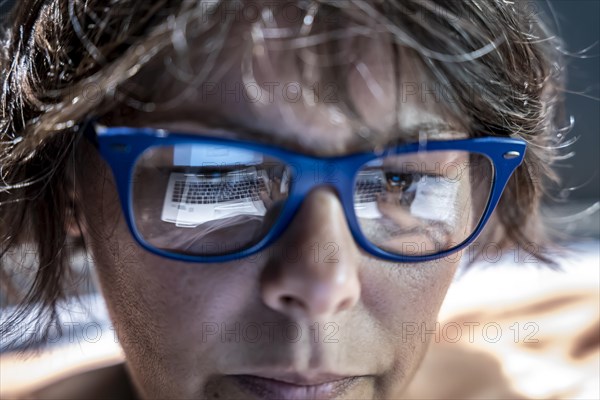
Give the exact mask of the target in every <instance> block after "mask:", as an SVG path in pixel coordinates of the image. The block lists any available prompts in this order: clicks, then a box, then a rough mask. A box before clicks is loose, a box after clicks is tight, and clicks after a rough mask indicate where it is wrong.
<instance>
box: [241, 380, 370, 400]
mask: <svg viewBox="0 0 600 400" xmlns="http://www.w3.org/2000/svg"><path fill="white" fill-rule="evenodd" d="M232 378H233V379H234V381H235V383H236V384H237V385H238V386H239V387H240V388H241V389H242V390H244V391H246V392H248V393H249V394H252V395H254V396H255V397H256V398H259V399H278V400H299V399H302V400H312V399H315V400H316V399H319V400H329V399H335V398H339V397H341V396H343V394H344V393H346V392H347V391H348V390H349V389H350V388H351V387H352V386H354V385H356V383H358V381H359V380H361V379H362V378H364V377H361V376H346V377H343V376H334V375H322V376H318V377H316V378H314V379H306V378H303V377H301V376H296V375H293V376H281V377H279V376H278V377H263V376H255V375H234V376H232Z"/></svg>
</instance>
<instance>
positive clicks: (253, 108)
mask: <svg viewBox="0 0 600 400" xmlns="http://www.w3.org/2000/svg"><path fill="white" fill-rule="evenodd" d="M242 25H243V24H240V26H242ZM236 29H242V28H236ZM240 35H241V33H240ZM240 37H242V36H240ZM363 40H365V39H363ZM234 43H239V45H235V44H232V45H231V46H229V47H228V48H227V50H226V52H225V54H224V55H223V59H224V60H225V59H227V60H229V61H230V63H229V64H227V65H228V67H227V68H226V69H225V70H224V71H222V72H224V73H223V74H221V76H220V77H217V78H215V79H213V80H212V81H211V80H210V78H209V79H207V82H208V81H210V85H204V86H199V87H197V88H195V89H193V90H191V91H188V92H185V89H186V88H187V87H189V85H186V84H185V82H181V81H177V80H175V79H172V80H171V82H170V83H168V84H166V85H163V86H161V87H160V88H158V87H157V88H156V90H159V91H160V94H161V96H164V98H175V97H177V96H178V95H179V96H181V97H182V98H183V99H184V100H183V101H181V102H180V103H179V104H178V105H177V106H176V107H173V108H172V109H170V110H168V111H166V112H161V111H156V112H153V113H144V114H139V115H128V116H127V117H126V119H124V120H123V124H127V125H145V126H152V127H160V128H167V129H180V130H181V129H185V130H186V131H192V132H193V131H200V130H202V131H203V132H212V133H213V134H214V135H217V136H219V135H228V136H230V135H233V136H236V135H237V136H239V137H243V138H244V139H254V140H258V141H265V140H268V141H269V142H271V143H272V142H276V143H279V144H281V146H283V147H286V148H290V149H293V150H296V151H299V152H304V153H307V154H318V155H341V154H348V153H350V152H353V151H356V150H358V149H366V148H371V149H372V148H373V147H378V146H381V145H384V144H385V143H387V142H389V141H390V140H393V139H401V140H407V141H410V140H413V139H415V137H413V136H412V135H414V133H415V132H417V133H418V132H420V133H421V134H427V133H428V129H427V127H435V128H434V134H435V135H437V136H435V138H439V137H445V138H452V137H456V136H457V135H458V134H456V133H453V132H447V131H446V129H444V126H445V125H453V126H454V127H455V128H456V127H457V126H458V124H457V123H456V121H452V120H451V118H449V117H448V116H447V114H445V113H444V112H443V104H442V103H441V101H440V99H439V98H437V97H436V96H434V95H432V94H431V93H430V92H427V90H430V89H431V88H432V87H433V86H431V85H430V83H429V81H428V80H427V78H426V77H425V74H423V73H422V72H421V70H420V69H419V68H418V67H417V65H419V64H418V63H416V62H411V60H412V61H415V60H414V59H411V57H410V56H409V55H408V53H406V54H404V55H401V57H400V58H401V60H402V61H401V62H400V65H396V67H397V69H395V68H394V64H393V62H392V58H391V57H390V56H389V54H390V53H391V47H390V44H389V42H387V41H386V40H385V39H384V38H382V37H378V38H372V39H369V40H368V41H367V43H363V44H365V45H364V46H363V47H362V49H363V50H362V51H361V53H360V56H359V57H354V59H352V60H351V61H349V62H348V63H349V64H348V66H349V70H350V73H349V76H348V82H347V86H346V87H344V88H343V89H344V93H346V95H348V96H351V97H352V99H353V100H354V103H355V104H356V109H357V112H358V113H359V115H360V116H361V117H362V118H363V119H364V120H365V121H366V123H367V124H369V126H370V127H371V128H372V132H375V133H373V134H372V135H371V136H370V137H368V138H364V137H361V136H360V135H357V134H356V133H355V131H354V129H353V128H352V127H351V124H350V123H349V121H348V119H346V118H344V117H343V114H341V113H340V112H339V111H336V110H335V106H336V103H335V102H334V103H330V102H326V101H324V100H322V99H319V100H318V101H316V102H313V104H307V102H305V101H291V98H293V99H296V96H295V95H294V96H292V92H291V91H292V89H290V87H291V86H287V89H286V90H289V92H288V94H287V97H286V94H285V92H284V88H285V87H286V84H288V83H290V82H295V81H298V80H299V77H298V71H297V67H296V64H297V61H296V59H294V58H293V57H285V54H284V53H285V52H281V51H278V50H273V49H270V48H269V47H268V46H266V48H262V49H259V51H256V54H255V55H254V71H253V73H254V76H255V79H256V81H257V82H259V83H261V84H262V85H263V87H269V85H267V84H266V83H268V82H270V87H271V88H272V89H270V90H265V92H264V93H263V98H262V101H254V100H255V99H254V98H250V97H249V96H243V95H242V93H241V90H242V88H241V87H242V85H244V83H245V82H246V81H245V80H244V74H243V73H242V70H244V68H242V67H241V64H242V61H241V60H242V58H243V57H242V54H243V43H242V41H237V42H234ZM236 46H240V47H239V48H238V47H236ZM191 53H193V51H191ZM190 57H191V58H190V59H191V60H194V57H193V54H192V55H191V56H190ZM199 57H200V56H199ZM267 60H268V65H267ZM192 65H193V63H192ZM223 65H225V64H223ZM161 66H163V67H164V65H163V64H160V65H159V66H158V67H156V68H154V69H153V71H154V72H153V73H154V74H163V76H164V75H165V74H167V75H168V74H170V72H168V68H166V67H164V68H165V70H164V71H162V72H161V70H160V68H161ZM144 79H147V81H146V84H147V85H153V84H154V82H155V81H156V79H154V80H153V78H152V76H146V77H145V78H144ZM398 79H400V82H401V83H400V84H399V83H398ZM319 84H320V85H321V88H323V90H330V91H339V90H340V89H342V88H340V87H339V83H338V82H333V81H327V80H325V81H320V82H319ZM399 87H400V93H401V95H397V94H398V93H397V92H396V90H397V89H398V88H399ZM404 91H406V93H405V92H404ZM184 92H185V93H184ZM271 93H272V95H271ZM332 93H333V92H332ZM336 94H338V95H340V94H341V92H340V93H336ZM405 94H406V95H405ZM216 117H218V118H216ZM216 120H218V121H221V122H223V124H224V125H235V126H236V127H238V129H237V132H238V133H237V134H231V133H225V132H224V131H223V130H222V129H214V125H215V123H214V122H215V121H216ZM241 126H245V127H247V131H248V132H259V131H260V132H263V133H264V134H265V135H268V136H269V137H270V138H271V139H265V138H264V137H262V136H261V137H258V136H253V135H255V134H244V131H243V130H240V129H239V127H241ZM394 126H395V127H396V128H394ZM237 136H236V137H237ZM83 154H84V157H82V158H81V159H82V167H83V168H82V169H81V171H82V177H83V178H82V180H81V182H82V185H80V189H79V196H80V199H81V204H82V207H83V216H84V220H85V221H84V228H85V237H86V240H87V243H88V244H89V247H90V250H91V251H92V254H93V256H94V259H95V262H96V267H97V273H98V276H99V279H100V283H101V289H102V292H103V294H104V296H105V298H106V302H107V305H108V308H109V311H110V315H111V317H112V320H113V322H114V325H115V329H116V332H117V333H118V337H119V340H120V344H121V345H122V347H123V349H124V351H125V354H126V357H127V366H128V369H129V371H130V373H131V376H132V378H133V382H134V384H135V386H136V388H137V390H138V392H139V394H140V395H141V396H142V397H147V398H199V397H200V398H210V399H212V398H215V399H216V398H220V399H230V398H245V399H247V398H285V399H296V398H302V399H307V398H315V399H316V398H340V399H343V398H348V399H369V398H373V399H375V398H395V397H397V396H398V395H399V393H400V392H401V391H402V389H403V388H404V387H405V385H406V384H407V383H408V382H409V381H410V379H411V377H412V376H413V374H414V373H415V371H416V369H417V367H418V365H419V363H420V361H421V359H422V357H423V355H424V353H425V350H426V347H427V343H428V341H429V339H430V337H431V335H432V334H431V331H432V330H434V328H435V320H436V317H437V313H438V309H439V307H440V305H441V302H442V300H443V298H444V296H445V293H446V290H447V288H448V286H449V284H450V282H451V280H452V278H453V275H454V272H455V270H456V267H457V260H458V259H459V257H453V258H452V259H442V260H439V261H435V262H428V263H417V264H406V265H403V264H398V263H392V262H386V261H383V260H380V259H377V258H374V257H373V256H371V255H368V254H367V253H365V252H364V251H363V250H362V249H361V248H359V247H358V245H357V244H356V243H355V241H354V240H353V238H352V235H351V232H350V230H349V228H348V224H347V222H346V219H345V216H344V212H343V209H342V207H341V204H340V200H339V199H338V197H337V195H336V194H335V192H333V191H332V190H330V189H328V188H327V187H319V188H317V189H315V190H313V191H312V192H310V194H309V195H308V196H307V197H306V198H305V199H304V202H303V204H302V206H301V208H300V209H299V211H298V213H297V214H296V215H295V216H294V219H293V220H292V222H291V223H290V225H289V227H288V228H287V230H286V231H285V233H284V234H283V235H282V236H281V237H280V238H279V239H278V240H277V241H276V243H274V244H273V245H272V246H271V247H269V248H268V249H266V250H264V251H263V252H262V253H260V254H258V255H255V256H253V257H251V258H248V259H241V260H237V261H232V262H226V263H215V264H193V263H185V262H179V261H174V260H171V259H166V258H162V257H159V256H157V255H154V254H151V253H149V252H147V251H145V250H144V249H142V248H141V247H140V246H139V245H138V244H137V243H136V242H135V240H134V239H133V237H132V236H131V234H130V232H129V230H128V228H127V226H126V223H125V220H124V218H123V215H122V213H121V209H120V205H119V201H118V195H117V192H116V189H115V184H114V180H113V178H112V175H111V173H110V171H109V170H108V168H107V166H106V165H105V163H104V162H103V161H102V160H101V159H100V158H99V156H98V155H97V154H96V152H95V150H94V149H92V148H90V147H89V145H88V146H87V147H86V148H84V149H83ZM84 179H85V180H84ZM89 182H93V183H94V184H89ZM427 331H429V332H430V333H427Z"/></svg>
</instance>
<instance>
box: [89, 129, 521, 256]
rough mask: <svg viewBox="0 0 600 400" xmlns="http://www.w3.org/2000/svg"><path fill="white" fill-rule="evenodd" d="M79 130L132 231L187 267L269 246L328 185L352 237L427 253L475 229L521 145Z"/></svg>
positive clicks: (457, 243)
mask: <svg viewBox="0 0 600 400" xmlns="http://www.w3.org/2000/svg"><path fill="white" fill-rule="evenodd" d="M89 128H90V129H91V130H92V132H91V133H92V134H93V135H94V136H95V141H96V144H97V146H98V149H99V151H100V153H101V155H102V157H103V158H104V159H105V160H106V161H107V162H108V164H109V165H110V167H111V169H112V172H113V175H114V178H115V181H116V184H117V189H118V192H119V196H120V200H121V205H122V208H123V213H124V215H125V217H126V220H127V224H128V226H129V228H130V230H131V233H132V235H133V236H134V237H135V239H136V240H137V241H138V242H139V244H140V245H141V246H142V247H144V248H145V249H147V250H149V251H151V252H153V253H155V254H158V255H161V256H164V257H168V258H171V259H176V260H182V261H189V262H224V261H229V260H234V259H238V258H242V257H247V256H250V255H252V254H255V253H257V252H259V251H261V250H263V249H265V248H266V247H267V246H269V245H270V244H272V243H273V242H274V241H276V240H277V239H278V238H279V237H280V236H281V234H282V233H283V232H284V230H285V229H286V227H287V226H288V225H289V224H290V222H291V221H292V219H293V217H294V215H295V213H296V212H297V210H298V209H299V207H300V205H301V204H302V201H303V199H304V198H305V197H306V196H307V194H308V193H309V192H310V191H311V190H312V189H313V188H315V187H318V186H323V185H325V186H330V187H332V188H333V189H334V190H335V191H336V193H337V195H338V197H339V200H340V201H341V204H342V206H343V210H344V213H345V216H346V220H347V223H348V226H349V228H350V230H351V232H352V235H353V237H354V240H355V241H356V243H357V244H358V245H359V246H360V247H362V248H363V249H364V250H365V251H367V252H368V253H370V254H372V255H373V256H376V257H380V258H382V259H385V260H389V261H396V262H402V263H406V262H422V261H429V260H434V259H439V258H442V257H445V256H447V255H450V254H452V253H453V252H456V251H459V250H461V249H463V248H464V247H466V246H468V245H469V244H470V243H471V242H472V241H473V240H474V239H475V238H476V237H477V235H478V234H479V233H480V232H481V230H482V229H483V227H484V225H485V223H486V221H487V220H488V219H489V217H490V215H491V214H492V212H493V210H494V208H495V207H496V205H497V203H498V201H499V199H500V196H501V194H502V191H503V190H504V187H505V186H506V183H507V182H508V179H509V178H510V176H511V175H512V173H513V172H514V170H515V169H516V168H517V167H518V166H519V165H520V164H521V162H522V161H523V157H524V154H525V150H526V143H525V142H523V141H521V140H516V139H510V138H496V137H485V138H474V139H464V140H449V141H428V142H426V143H423V144H419V143H415V144H408V145H401V146H394V147H391V148H387V149H385V150H383V151H379V152H364V153H358V154H352V155H347V156H341V157H329V158H322V157H313V156H308V155H304V154H299V153H296V152H292V151H288V150H285V149H282V148H278V147H274V146H270V145H265V144H260V143H254V142H248V141H242V140H231V139H224V138H216V137H203V136H198V135H191V134H186V133H177V132H168V131H165V130H157V129H149V128H131V127H109V128H107V127H101V126H98V125H95V124H90V125H89Z"/></svg>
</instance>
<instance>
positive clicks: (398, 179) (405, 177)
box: [385, 172, 419, 192]
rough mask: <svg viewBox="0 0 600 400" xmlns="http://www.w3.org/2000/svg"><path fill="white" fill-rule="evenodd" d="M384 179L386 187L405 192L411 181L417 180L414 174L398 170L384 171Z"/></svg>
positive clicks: (411, 183) (390, 189)
mask: <svg viewBox="0 0 600 400" xmlns="http://www.w3.org/2000/svg"><path fill="white" fill-rule="evenodd" d="M385 179H386V184H387V189H388V190H389V191H393V192H405V191H408V190H409V189H411V187H412V186H413V183H414V182H415V181H418V180H419V177H418V176H415V174H403V173H398V172H386V173H385Z"/></svg>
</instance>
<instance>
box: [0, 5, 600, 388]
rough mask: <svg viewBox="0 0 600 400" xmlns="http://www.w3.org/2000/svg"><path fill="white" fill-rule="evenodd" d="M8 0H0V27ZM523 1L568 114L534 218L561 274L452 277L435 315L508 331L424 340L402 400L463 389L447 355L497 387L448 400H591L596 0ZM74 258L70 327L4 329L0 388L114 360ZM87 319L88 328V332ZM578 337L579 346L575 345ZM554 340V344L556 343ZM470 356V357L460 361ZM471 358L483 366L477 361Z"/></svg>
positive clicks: (599, 86) (598, 157) (596, 223)
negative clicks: (554, 244)
mask: <svg viewBox="0 0 600 400" xmlns="http://www.w3.org/2000/svg"><path fill="white" fill-rule="evenodd" d="M18 1H19V0H0V23H3V21H5V19H6V11H7V10H9V9H10V8H11V7H12V6H13V5H14V4H16V3H18ZM531 9H532V10H534V11H535V12H537V13H541V14H543V16H544V19H545V20H546V21H549V23H550V25H551V27H552V30H553V31H554V32H556V33H557V34H558V35H559V36H561V37H562V38H563V39H564V42H565V46H566V47H565V49H564V50H565V52H566V54H567V55H566V57H565V58H566V61H567V64H568V85H567V92H566V111H567V115H568V116H572V118H573V120H574V125H573V128H572V130H571V131H570V132H569V133H568V135H567V139H571V138H576V141H575V143H574V144H573V145H572V146H570V148H569V150H568V151H569V152H573V153H574V154H575V157H573V158H567V159H565V160H563V161H560V162H559V163H558V165H557V170H558V172H559V174H560V176H561V177H562V185H561V187H560V188H556V190H554V191H553V194H552V197H549V198H547V199H545V208H544V214H545V215H546V217H547V219H548V221H549V222H550V224H551V225H552V226H553V227H555V228H556V229H557V230H559V231H560V232H561V233H563V234H566V236H565V238H564V240H565V243H564V244H565V246H566V247H568V248H569V250H570V252H568V253H566V254H565V257H564V259H561V260H560V264H561V267H562V272H557V271H552V270H549V269H543V268H539V265H533V266H525V267H527V268H524V266H523V265H519V266H515V265H514V263H513V262H512V259H511V258H510V257H509V259H507V260H505V262H500V263H495V265H494V268H493V269H491V268H481V269H474V270H472V271H470V272H469V273H468V274H464V275H462V274H461V275H460V276H458V277H457V280H456V282H455V283H454V284H453V286H452V287H451V289H450V292H449V294H448V298H447V301H446V303H445V304H444V307H443V309H442V312H441V315H440V320H441V321H442V323H444V321H446V322H448V321H453V322H452V323H454V322H456V321H465V319H464V318H466V317H465V315H468V316H469V318H471V321H473V320H476V321H480V322H481V325H484V324H485V323H486V321H487V322H488V323H489V322H490V321H492V322H493V323H494V324H498V325H499V326H501V327H503V329H504V332H511V335H504V337H502V340H499V341H497V342H494V341H490V340H475V341H470V340H469V341H465V340H463V339H464V338H461V340H460V341H459V342H458V343H455V342H452V344H451V345H450V344H449V343H447V342H446V343H445V342H444V340H441V341H440V343H433V344H432V347H433V348H436V349H437V350H436V351H435V352H433V351H432V352H430V354H431V355H428V356H427V358H426V360H425V367H424V369H423V372H422V373H421V372H420V375H418V376H417V379H416V381H415V384H414V385H413V387H412V388H411V389H410V391H409V397H411V398H444V397H446V398H450V397H452V393H453V392H452V389H451V388H452V387H459V386H461V385H462V387H463V389H464V387H465V385H467V386H468V383H467V382H463V381H461V377H460V376H457V375H453V374H452V373H448V371H452V370H453V367H452V366H453V365H454V364H453V363H456V359H460V360H462V363H461V364H460V366H459V367H457V368H455V369H456V370H457V371H461V372H463V374H462V375H463V376H464V375H465V372H466V373H467V374H466V375H467V376H468V377H469V380H470V381H473V380H477V379H474V378H473V377H476V378H478V379H479V380H480V383H481V385H480V386H485V383H486V382H490V385H492V386H493V385H496V386H498V385H500V386H502V385H503V386H502V388H500V389H498V390H497V391H491V392H490V391H488V392H486V391H482V389H477V388H474V389H473V390H472V392H470V393H469V394H465V393H464V392H461V393H460V395H458V394H457V395H456V397H457V398H458V397H470V398H494V396H495V397H496V398H497V397H500V396H501V397H504V398H590V399H591V398H599V397H600V389H599V387H598V382H599V380H600V377H599V374H600V366H599V363H600V359H599V358H598V346H599V343H598V342H599V341H600V332H599V331H600V325H599V322H598V315H599V307H600V306H599V305H598V293H599V291H600V287H599V285H600V277H599V273H600V272H599V271H600V265H599V264H600V261H599V260H600V245H599V243H600V242H599V240H600V212H599V208H600V205H599V199H600V44H599V41H600V1H598V0H550V1H538V2H532V8H531ZM30 261H31V262H33V257H31V260H30ZM75 264H76V268H79V269H80V273H81V276H82V277H83V278H85V279H88V278H89V279H90V280H89V282H88V283H85V284H84V290H83V291H82V292H83V297H82V299H83V301H82V302H80V303H77V302H74V303H73V304H72V305H69V306H68V307H65V308H64V312H65V316H64V318H63V321H69V324H71V325H69V327H70V328H71V329H70V330H69V331H68V332H69V336H68V337H66V336H64V335H63V336H60V335H58V332H53V335H52V336H51V337H52V340H51V344H52V346H51V347H50V348H49V349H47V350H45V351H44V352H43V353H40V354H38V355H36V356H35V357H34V356H30V357H28V359H27V360H23V359H22V358H20V357H19V356H18V355H16V353H14V350H15V347H13V348H9V347H8V345H7V344H8V343H9V342H11V341H12V340H13V339H15V337H11V338H0V376H2V379H1V380H0V395H3V396H7V395H10V394H11V393H16V392H15V390H19V389H22V388H23V387H26V386H27V385H30V384H31V382H34V381H35V382H37V383H38V384H39V383H40V382H41V383H48V382H52V381H53V380H56V379H58V378H59V377H64V376H67V375H69V374H70V373H73V371H79V370H87V369H92V368H94V367H97V366H101V365H110V364H111V363H118V362H121V361H122V359H123V355H122V353H121V351H120V348H119V346H118V341H117V340H116V338H115V337H114V331H112V330H111V327H110V320H109V318H108V315H107V313H106V310H105V308H104V304H103V301H102V299H101V297H100V296H97V295H96V291H97V289H96V288H95V286H94V277H93V273H90V271H93V266H92V265H91V264H90V263H89V260H87V259H86V258H85V256H84V255H81V256H80V257H78V258H75ZM11 306H12V305H11V304H9V303H8V301H7V293H4V292H0V311H1V312H2V318H4V317H5V316H6V315H7V312H8V310H10V307H11ZM527 307H529V308H527ZM544 307H546V309H547V307H551V315H552V318H549V316H548V315H549V314H548V313H547V312H545V313H544V312H542V311H540V313H538V312H537V311H536V310H544V309H545V308H544ZM482 310H484V311H482ZM507 310H510V311H507ZM511 312H512V314H511ZM2 318H0V320H1V319H2ZM557 321H562V322H557ZM515 323H516V324H517V327H519V326H520V327H523V326H524V325H525V324H528V323H533V324H535V327H536V329H537V331H536V332H537V333H536V335H537V336H536V338H537V339H539V340H538V341H537V342H535V343H537V344H536V345H531V343H527V342H526V341H524V340H515V338H514V335H512V334H513V333H514V326H515ZM90 324H92V325H90ZM93 324H97V325H98V326H99V327H100V329H101V330H100V335H97V334H96V333H95V332H96V328H95V326H96V325H93ZM518 324H521V325H518ZM91 328H93V329H91ZM522 333H526V332H525V331H523V332H522ZM24 336H25V335H24ZM73 338H80V339H78V340H74V339H73ZM81 338H83V340H81ZM17 339H18V338H17ZM488 339H489V338H488ZM17 343H18V340H17ZM540 343H541V344H540ZM581 343H584V344H585V346H587V347H585V348H584V350H585V351H584V352H583V353H581V351H580V352H579V353H578V352H577V351H578V350H577V349H578V348H579V347H577V346H580V345H581ZM558 344H560V345H561V346H563V347H556V346H557V345H558ZM564 346H572V347H570V348H566V347H564ZM16 348H18V345H17V346H16ZM540 348H542V350H540ZM544 349H546V350H547V351H546V352H544ZM548 349H549V350H548ZM435 354H437V355H435ZM473 354H477V355H478V356H477V357H475V358H473V366H472V367H469V365H470V364H469V363H470V360H471V356H472V355H473ZM582 354H583V355H582ZM482 360H483V361H482ZM490 360H491V361H490ZM482 363H484V364H485V365H486V366H488V367H486V368H480V366H481V365H484V364H482ZM486 363H487V364H486ZM470 368H472V369H470ZM441 371H443V374H444V376H447V377H448V384H447V385H446V386H445V381H444V380H443V379H442V380H440V379H439V376H440V375H441ZM482 371H486V372H485V374H484V373H483V372H482ZM50 372H52V373H50ZM488 372H489V376H488V375H487V374H488ZM432 377H433V379H435V381H436V382H440V384H439V385H438V386H439V388H437V389H435V388H431V385H430V384H428V383H429V382H431V379H432ZM449 388H450V389H449ZM435 390H439V391H442V392H439V391H438V392H436V391H435ZM3 398H5V397H3Z"/></svg>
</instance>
